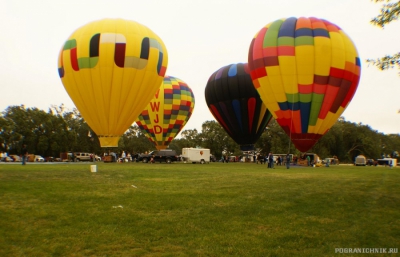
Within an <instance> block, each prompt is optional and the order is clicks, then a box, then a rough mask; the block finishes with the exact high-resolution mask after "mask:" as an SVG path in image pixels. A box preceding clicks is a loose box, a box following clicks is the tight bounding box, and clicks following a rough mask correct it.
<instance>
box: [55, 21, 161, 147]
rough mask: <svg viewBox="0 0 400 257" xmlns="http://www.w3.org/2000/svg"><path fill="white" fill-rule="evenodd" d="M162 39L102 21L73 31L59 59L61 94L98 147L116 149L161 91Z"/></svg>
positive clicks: (143, 30)
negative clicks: (86, 125) (96, 137)
mask: <svg viewBox="0 0 400 257" xmlns="http://www.w3.org/2000/svg"><path fill="white" fill-rule="evenodd" d="M167 63H168V55H167V50H166V48H165V45H164V43H163V42H162V40H161V39H160V38H159V37H158V36H157V35H156V34H155V33H154V32H152V31H151V30H150V29H149V28H147V27H145V26H144V25H141V24H139V23H137V22H134V21H128V20H122V19H104V20H100V21H95V22H91V23H89V24H87V25H85V26H83V27H81V28H79V29H77V30H76V31H75V32H74V33H72V35H71V36H70V37H69V38H68V40H67V41H66V42H65V44H64V46H63V47H62V49H61V51H60V55H59V58H58V73H59V76H60V78H61V80H62V83H63V84H64V87H65V90H66V91H67V93H68V94H69V96H70V97H71V99H72V101H73V102H74V104H75V106H76V107H77V109H78V110H79V112H80V113H81V115H82V117H83V118H84V119H85V121H86V122H87V124H88V125H89V126H90V127H91V128H92V130H93V131H94V132H95V133H96V134H97V136H98V137H99V140H100V145H101V146H102V147H116V146H118V140H119V138H120V136H121V135H122V134H123V133H124V132H125V131H126V130H127V129H128V128H129V127H130V126H131V125H132V123H133V122H134V121H135V119H136V118H137V116H138V115H139V114H140V112H141V111H142V110H143V108H145V107H146V105H147V104H148V103H149V101H150V100H151V98H152V97H153V96H154V93H155V92H156V91H157V89H158V88H159V87H160V84H161V83H162V80H163V77H164V75H165V72H166V68H167Z"/></svg>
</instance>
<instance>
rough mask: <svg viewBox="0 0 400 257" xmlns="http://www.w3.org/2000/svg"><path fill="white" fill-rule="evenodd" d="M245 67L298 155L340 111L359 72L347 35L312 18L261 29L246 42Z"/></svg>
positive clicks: (349, 97)
mask: <svg viewBox="0 0 400 257" xmlns="http://www.w3.org/2000/svg"><path fill="white" fill-rule="evenodd" d="M248 63H249V68H250V75H251V78H252V80H253V84H254V86H255V87H256V89H257V91H258V92H259V94H260V96H261V99H262V101H263V102H264V104H265V105H266V106H267V108H268V109H269V110H270V112H271V113H272V115H273V117H274V118H275V119H276V120H277V122H278V123H279V125H280V126H281V127H282V128H283V130H284V131H285V132H286V134H287V135H288V136H289V137H290V139H291V140H292V142H293V144H294V145H295V147H296V148H297V149H298V150H300V151H302V152H306V151H307V150H309V149H310V148H312V147H313V146H314V145H315V144H316V143H317V141H318V140H319V139H320V138H321V137H322V136H323V135H324V134H326V133H327V132H328V130H329V129H330V128H331V127H332V126H333V124H335V122H336V121H337V119H338V118H339V117H340V115H341V114H342V113H343V112H344V110H345V109H346V107H347V106H348V104H349V103H350V101H351V99H352V98H353V96H354V94H355V92H356V89H357V86H358V83H359V80H360V73H361V66H360V58H359V56H358V53H357V49H356V47H355V45H354V43H353V42H352V41H351V39H350V38H349V36H348V35H347V34H346V33H345V32H344V31H343V30H342V29H341V28H340V27H338V26H337V25H335V24H333V23H331V22H329V21H327V20H324V19H319V18H314V17H311V18H305V17H301V18H293V17H291V18H287V19H280V20H276V21H274V22H271V23H269V24H268V25H266V26H265V27H263V28H262V29H261V30H260V31H259V32H258V33H257V34H256V36H255V37H254V38H253V40H252V42H251V45H250V48H249V58H248Z"/></svg>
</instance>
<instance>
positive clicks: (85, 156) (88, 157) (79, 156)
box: [74, 152, 94, 162]
mask: <svg viewBox="0 0 400 257" xmlns="http://www.w3.org/2000/svg"><path fill="white" fill-rule="evenodd" d="M93 156H94V155H93V154H91V153H81V152H76V153H74V157H75V161H76V162H90V161H93V160H92V159H93Z"/></svg>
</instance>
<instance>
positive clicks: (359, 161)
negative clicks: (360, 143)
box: [354, 155, 367, 166]
mask: <svg viewBox="0 0 400 257" xmlns="http://www.w3.org/2000/svg"><path fill="white" fill-rule="evenodd" d="M354 165H356V166H365V165H367V158H365V156H364V155H358V156H357V157H356V159H355V161H354Z"/></svg>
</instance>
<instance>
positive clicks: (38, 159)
mask: <svg viewBox="0 0 400 257" xmlns="http://www.w3.org/2000/svg"><path fill="white" fill-rule="evenodd" d="M35 162H44V158H43V157H42V156H40V155H35Z"/></svg>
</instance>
